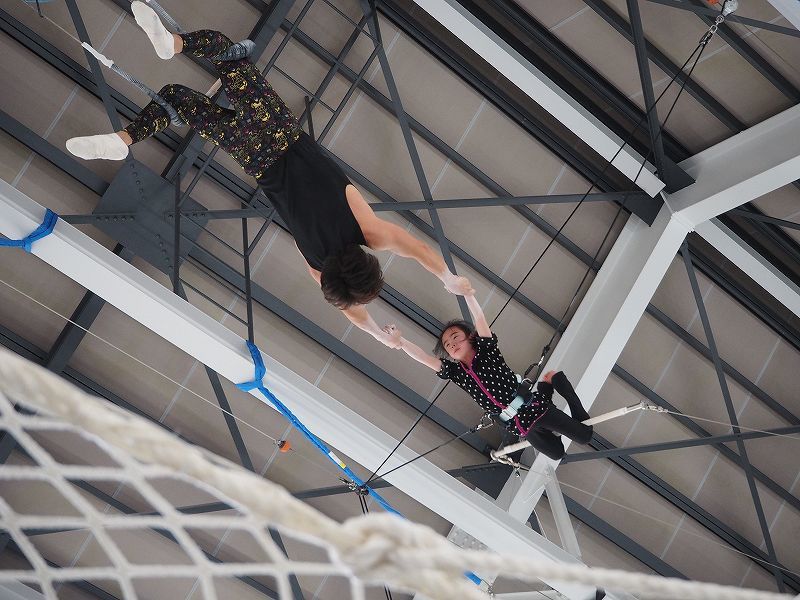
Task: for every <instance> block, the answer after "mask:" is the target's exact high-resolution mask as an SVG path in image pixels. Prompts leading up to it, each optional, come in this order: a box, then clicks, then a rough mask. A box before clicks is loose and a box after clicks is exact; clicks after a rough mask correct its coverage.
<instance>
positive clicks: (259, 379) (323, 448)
mask: <svg viewBox="0 0 800 600" xmlns="http://www.w3.org/2000/svg"><path fill="white" fill-rule="evenodd" d="M247 349H248V350H250V356H251V357H252V358H253V365H254V366H255V378H254V379H253V380H252V381H245V382H244V383H237V384H236V387H237V388H239V389H240V390H242V391H243V392H250V391H252V390H258V391H259V392H261V393H262V394H264V396H265V397H266V398H267V400H269V401H270V402H271V403H272V405H273V406H274V407H275V408H277V409H278V412H280V413H281V414H282V415H283V416H284V417H286V420H287V421H289V422H290V423H291V424H292V425H294V426H295V427H296V428H297V429H298V430H299V431H300V433H302V434H303V435H304V436H305V437H306V438H307V439H308V441H310V442H311V443H312V444H314V446H316V448H317V449H318V450H319V451H320V452H322V454H324V455H325V457H326V458H327V459H328V460H330V461H331V462H332V463H333V464H335V465H336V466H337V467H339V468H340V469H341V470H342V472H343V473H344V474H345V475H347V477H348V478H349V479H350V481H352V482H353V483H354V484H356V485H357V486H358V487H360V488H364V489H366V490H367V492H368V493H369V495H370V496H372V498H373V499H374V500H375V501H376V502H377V503H378V504H380V506H381V507H382V508H383V509H384V510H385V511H386V512H389V513H392V514H393V515H397V516H398V517H400V518H405V517H403V515H401V514H400V513H399V512H398V511H397V510H396V509H395V508H393V507H392V506H391V505H390V504H389V503H388V502H387V501H386V500H385V499H384V498H383V497H382V496H381V495H380V494H379V493H378V492H376V491H375V490H373V489H372V488H371V487H369V486H368V485H366V484H365V483H364V481H363V480H362V479H361V478H360V477H359V476H358V475H356V474H355V473H353V471H352V470H350V467H348V466H347V465H346V464H344V462H342V460H341V459H340V458H339V457H338V456H336V454H334V453H333V452H331V450H330V448H328V446H327V445H326V444H325V442H323V441H322V440H321V439H319V438H318V437H317V436H316V435H314V434H313V433H311V431H309V430H308V428H307V427H306V426H305V425H303V423H301V422H300V420H299V419H298V418H297V417H296V416H295V415H294V413H293V412H292V411H290V410H289V408H288V407H287V406H286V405H285V404H284V403H283V402H281V401H280V400H278V398H276V397H275V395H274V394H273V393H272V392H270V391H269V389H268V388H267V387H266V386H265V385H264V381H263V380H264V375H266V374H267V368H266V367H265V366H264V359H263V358H262V356H261V351H260V350H259V349H258V346H256V345H255V344H254V343H253V342H251V341H249V340H248V341H247ZM464 575H465V576H466V577H467V579H469V580H470V581H472V582H473V583H475V584H476V585H480V584H481V583H482V582H483V580H482V579H481V578H480V577H478V576H477V575H475V574H474V573H470V572H467V573H464Z"/></svg>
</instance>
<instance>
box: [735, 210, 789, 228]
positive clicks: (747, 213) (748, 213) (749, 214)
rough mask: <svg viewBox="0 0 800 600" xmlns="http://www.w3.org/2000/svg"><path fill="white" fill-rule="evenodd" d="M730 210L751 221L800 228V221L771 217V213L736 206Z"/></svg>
mask: <svg viewBox="0 0 800 600" xmlns="http://www.w3.org/2000/svg"><path fill="white" fill-rule="evenodd" d="M730 212H731V213H732V214H735V215H739V216H740V217H744V218H745V219H750V220H751V221H760V222H761V223H769V224H771V225H777V226H778V227H787V228H789V229H798V230H800V223H795V222H794V221H787V220H786V219H778V218H777V217H770V216H769V215H763V214H761V213H757V212H753V211H752V210H747V209H745V208H734V209H733V210H732V211H730Z"/></svg>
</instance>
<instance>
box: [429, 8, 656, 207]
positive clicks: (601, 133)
mask: <svg viewBox="0 0 800 600" xmlns="http://www.w3.org/2000/svg"><path fill="white" fill-rule="evenodd" d="M414 1H415V2H416V3H417V4H418V5H419V6H420V7H422V8H423V9H424V10H425V11H426V12H428V13H429V14H430V15H431V16H432V17H433V18H434V19H436V20H437V21H438V22H439V23H441V24H442V25H443V26H444V27H445V28H447V29H448V30H449V31H450V32H451V33H453V34H454V35H455V36H456V37H457V38H458V39H460V40H461V41H462V42H464V43H465V44H467V45H468V46H470V47H471V48H472V49H473V50H474V51H475V52H476V53H477V54H478V55H479V56H480V57H481V58H483V59H484V60H485V61H487V62H488V63H489V64H491V65H493V66H494V67H495V68H496V69H497V70H498V71H499V72H500V73H501V74H502V75H503V76H505V77H506V78H507V79H508V80H509V81H511V83H513V84H514V85H515V86H517V87H518V88H519V89H520V90H522V91H523V92H524V93H526V94H527V95H528V96H530V97H531V98H532V99H533V100H534V101H536V102H537V103H538V104H539V105H540V106H541V107H542V108H543V109H545V110H546V111H547V112H549V113H550V114H551V115H552V116H553V117H555V118H556V119H558V120H559V121H560V122H561V123H563V124H564V125H565V126H566V127H567V128H568V129H569V130H570V131H572V132H573V133H574V134H575V135H577V136H578V137H579V138H580V139H582V140H584V141H585V142H586V143H587V144H588V145H589V146H590V147H592V148H593V149H594V150H595V151H596V152H597V153H598V154H600V156H602V157H603V158H605V159H606V160H611V159H612V157H613V156H614V155H615V154H616V153H617V151H618V150H619V148H620V146H621V145H622V140H620V139H619V137H617V136H616V135H615V134H614V133H613V132H611V130H609V129H608V128H607V127H606V126H605V125H603V124H602V123H601V122H600V121H599V120H598V119H596V118H595V117H594V116H593V115H591V114H590V113H589V111H587V110H586V109H584V108H583V107H581V106H580V105H578V104H577V103H576V102H575V101H574V100H573V99H572V98H570V97H569V95H568V94H567V93H566V92H564V90H562V89H561V88H559V87H558V86H557V85H556V84H555V83H554V82H553V81H552V80H551V79H549V78H548V77H547V76H546V75H545V74H544V73H542V72H541V71H540V70H539V69H537V68H536V67H534V66H533V65H532V64H531V63H530V62H529V61H527V60H526V59H525V58H523V57H522V56H521V55H520V54H519V53H518V52H516V51H515V50H514V49H512V48H511V47H510V46H509V45H508V44H506V43H505V42H504V41H503V40H502V39H500V38H499V36H497V35H496V34H495V33H494V32H493V31H491V30H490V29H489V28H488V27H486V26H485V25H484V24H483V23H481V22H480V21H479V20H478V19H477V18H475V17H474V16H473V15H472V14H471V13H470V12H469V11H467V10H466V9H464V8H463V7H462V6H461V5H459V4H458V3H457V2H455V0H414ZM641 163H642V157H641V156H639V155H638V154H637V153H636V152H634V151H633V150H632V149H630V148H629V147H627V146H626V147H625V148H624V149H623V150H622V151H620V152H619V154H618V155H617V157H616V158H615V159H614V161H613V163H612V164H613V165H614V166H615V167H616V168H617V169H618V170H619V171H620V172H621V173H622V174H624V175H625V176H626V177H628V179H630V180H631V181H633V180H634V179H635V180H636V181H635V182H634V183H636V185H637V186H639V187H640V188H641V189H643V190H644V191H645V192H647V193H648V195H650V196H651V197H652V196H655V195H656V194H657V193H658V192H660V191H661V190H662V189H663V188H664V183H663V181H661V180H660V179H659V178H658V177H656V176H655V175H654V174H653V173H652V172H651V171H650V170H649V169H648V168H647V167H645V168H644V169H642V171H641V173H640V174H638V176H637V173H639V167H640V166H641ZM651 168H652V167H651Z"/></svg>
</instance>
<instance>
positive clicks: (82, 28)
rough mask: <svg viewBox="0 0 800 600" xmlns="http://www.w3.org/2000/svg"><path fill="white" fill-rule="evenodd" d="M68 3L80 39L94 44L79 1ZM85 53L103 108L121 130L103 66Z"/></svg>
mask: <svg viewBox="0 0 800 600" xmlns="http://www.w3.org/2000/svg"><path fill="white" fill-rule="evenodd" d="M66 4H67V10H68V11H69V15H70V18H71V19H72V24H73V26H74V27H75V32H76V33H77V34H78V38H79V39H80V41H81V42H85V43H87V44H89V45H91V46H94V45H93V44H92V40H91V39H90V38H89V32H88V31H86V25H85V24H84V22H83V17H82V16H81V11H80V9H79V8H78V3H77V2H76V0H66ZM84 54H85V55H86V60H87V62H88V63H89V69H91V71H92V77H93V79H94V82H95V84H96V85H97V89H98V91H99V92H100V98H101V99H102V101H103V108H105V110H106V114H107V115H108V118H109V120H110V121H111V126H112V127H113V128H114V131H119V130H120V129H122V122H121V121H120V120H119V115H118V114H117V111H116V109H115V107H114V103H113V102H112V100H111V92H110V91H109V88H108V85H107V84H106V80H105V78H104V77H103V70H102V67H101V66H100V63H98V62H97V59H96V58H95V57H94V55H93V54H92V53H91V52H89V51H88V50H84ZM129 156H130V155H129Z"/></svg>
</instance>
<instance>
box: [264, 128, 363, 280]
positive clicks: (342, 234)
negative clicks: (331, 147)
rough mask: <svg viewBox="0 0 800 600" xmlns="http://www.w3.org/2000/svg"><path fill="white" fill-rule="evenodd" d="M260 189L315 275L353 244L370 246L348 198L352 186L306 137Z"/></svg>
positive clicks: (277, 164) (271, 169) (270, 170)
mask: <svg viewBox="0 0 800 600" xmlns="http://www.w3.org/2000/svg"><path fill="white" fill-rule="evenodd" d="M258 183H259V184H260V185H261V188H262V189H263V190H264V192H265V193H266V194H267V197H268V198H269V199H270V201H271V202H272V203H273V206H274V207H275V210H277V211H278V214H279V215H280V216H281V218H282V219H283V220H284V222H285V223H286V226H287V227H288V228H289V231H290V232H291V233H292V235H293V236H294V239H295V242H296V243H297V247H298V248H299V249H300V253H301V254H302V255H303V257H304V258H305V259H306V261H307V262H308V264H309V265H310V266H311V267H313V268H314V269H317V270H318V271H319V270H321V269H322V263H323V262H325V259H326V258H327V257H329V256H333V255H335V254H338V253H339V252H341V251H342V250H343V249H344V248H345V247H346V246H348V245H350V244H359V245H362V246H366V244H367V242H366V240H365V239H364V234H363V233H362V231H361V227H360V226H359V225H358V221H356V218H355V216H354V215H353V211H352V210H350V205H349V204H348V203H347V196H346V195H345V188H346V187H347V186H348V185H349V184H350V180H349V179H348V178H347V176H346V175H345V174H344V172H343V171H342V170H341V169H340V168H339V165H337V164H336V163H335V162H334V161H333V160H332V159H331V158H329V157H328V155H327V154H325V152H324V151H323V150H322V148H320V146H319V144H317V142H316V141H314V140H313V139H311V138H310V137H309V136H308V134H306V133H305V132H302V133H300V137H299V138H298V140H297V141H296V142H294V143H293V144H291V145H290V146H289V148H288V149H287V150H286V152H285V153H284V154H283V155H282V156H281V157H280V158H278V159H277V160H276V161H275V162H274V163H273V164H272V165H271V166H270V167H269V168H268V169H267V170H266V172H265V173H264V174H263V176H262V177H261V178H260V179H259V180H258Z"/></svg>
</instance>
